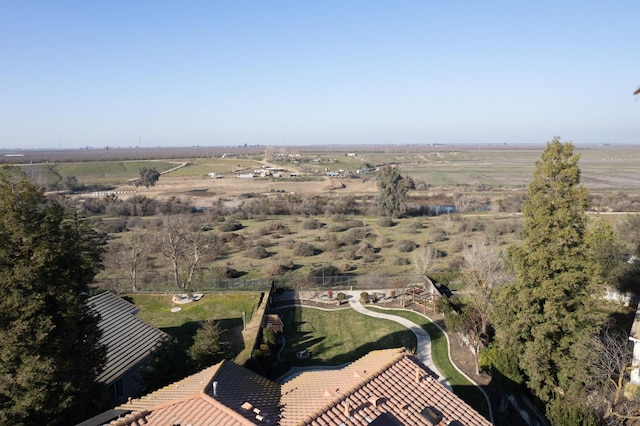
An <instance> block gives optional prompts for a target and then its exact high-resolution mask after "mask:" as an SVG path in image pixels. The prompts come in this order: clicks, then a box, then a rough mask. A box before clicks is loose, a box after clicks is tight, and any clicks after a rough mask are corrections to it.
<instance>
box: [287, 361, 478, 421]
mask: <svg viewBox="0 0 640 426" xmlns="http://www.w3.org/2000/svg"><path fill="white" fill-rule="evenodd" d="M281 403H282V406H283V407H282V414H281V419H280V424H281V425H284V426H289V425H314V426H315V425H327V426H330V425H335V426H339V425H344V424H348V425H368V424H370V423H371V422H373V421H374V420H375V419H376V418H378V417H381V416H382V415H383V414H384V416H382V419H381V421H380V423H379V424H381V425H384V424H394V423H393V422H391V419H393V420H394V421H395V422H396V423H395V424H400V425H431V426H433V425H445V424H449V423H450V422H454V421H458V422H460V423H462V424H464V425H477V426H484V425H490V424H491V423H490V422H489V421H488V420H486V419H485V418H484V417H482V416H481V415H480V414H478V413H477V412H476V411H475V410H474V409H473V408H471V407H470V406H469V405H467V404H466V403H465V402H464V401H462V400H461V399H460V398H458V397H457V396H456V395H455V394H454V393H452V392H451V391H449V390H448V389H447V388H445V387H444V386H443V385H442V384H441V383H440V382H439V381H438V380H437V377H436V376H435V374H434V373H433V372H432V371H431V370H429V369H428V368H427V367H426V366H425V365H424V364H422V363H421V362H420V361H419V360H418V359H417V358H416V357H414V356H413V355H411V354H410V353H409V352H407V351H406V350H405V349H386V350H379V351H373V352H370V353H369V354H367V355H365V356H364V357H362V358H361V359H359V360H358V361H355V362H354V363H352V364H350V365H348V366H346V367H344V368H341V369H339V370H332V371H316V372H309V373H303V374H301V375H300V376H298V377H296V378H294V379H292V380H290V381H288V382H287V383H284V384H283V385H282V401H281ZM425 410H426V411H425ZM385 413H386V414H385ZM430 414H431V415H432V416H435V418H436V421H435V422H433V421H430V420H429V417H430V416H429V415H430Z"/></svg>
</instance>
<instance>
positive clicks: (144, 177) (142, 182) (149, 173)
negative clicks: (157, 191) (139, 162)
mask: <svg viewBox="0 0 640 426" xmlns="http://www.w3.org/2000/svg"><path fill="white" fill-rule="evenodd" d="M158 179H160V172H159V171H157V170H156V169H154V168H151V169H148V168H146V167H143V168H141V169H140V179H139V180H138V181H137V182H136V186H144V187H145V188H147V189H149V187H151V186H154V185H155V184H156V182H157V181H158Z"/></svg>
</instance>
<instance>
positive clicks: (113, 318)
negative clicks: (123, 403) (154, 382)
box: [87, 291, 168, 384]
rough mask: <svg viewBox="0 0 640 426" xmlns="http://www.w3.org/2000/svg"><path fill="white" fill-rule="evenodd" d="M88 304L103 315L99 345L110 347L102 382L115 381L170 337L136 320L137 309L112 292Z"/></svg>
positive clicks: (99, 324)
mask: <svg viewBox="0 0 640 426" xmlns="http://www.w3.org/2000/svg"><path fill="white" fill-rule="evenodd" d="M87 303H88V305H89V307H90V308H92V309H93V310H95V311H96V312H98V313H99V314H100V318H101V319H100V322H99V323H98V327H99V328H100V330H101V331H102V337H101V338H100V343H102V344H104V345H106V347H107V364H106V366H105V369H104V371H103V372H102V374H100V376H98V381H99V382H102V383H105V384H111V383H113V382H115V381H116V380H117V379H118V378H120V377H121V376H122V375H124V374H125V373H126V372H127V371H129V370H131V369H132V368H133V367H135V366H136V365H138V364H139V363H140V362H141V361H142V360H144V359H145V358H146V357H147V356H148V355H149V353H151V351H152V350H153V349H154V348H155V347H156V345H158V343H159V342H160V341H161V340H163V339H165V338H167V337H168V336H167V334H166V333H165V332H163V331H160V330H158V329H157V328H155V327H152V326H150V325H149V324H147V323H145V322H144V321H142V320H141V319H139V318H137V317H136V316H135V314H136V313H137V312H138V308H136V307H135V306H134V305H132V304H131V303H129V302H127V301H126V300H124V299H122V298H120V297H118V296H116V295H115V294H113V293H111V292H108V291H107V292H104V293H101V294H99V295H97V296H93V297H91V298H89V300H88V302H87Z"/></svg>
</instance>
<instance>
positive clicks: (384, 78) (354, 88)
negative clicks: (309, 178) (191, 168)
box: [0, 0, 640, 149]
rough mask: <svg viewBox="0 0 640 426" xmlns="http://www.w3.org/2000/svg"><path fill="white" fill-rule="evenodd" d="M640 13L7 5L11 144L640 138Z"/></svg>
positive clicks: (486, 7)
mask: <svg viewBox="0 0 640 426" xmlns="http://www.w3.org/2000/svg"><path fill="white" fill-rule="evenodd" d="M639 16H640V2H638V1H636V0H633V1H630V0H629V1H624V0H622V1H614V2H605V1H588V0H583V1H544V0H543V1H527V2H520V1H513V0H511V1H504V2H502V1H486V2H478V1H455V0H453V1H426V0H425V1H413V0H406V1H405V0H399V1H391V0H387V1H377V0H367V1H357V0H340V1H325V0H313V1H311V0H309V1H306V0H297V1H284V0H282V1H278V0H261V1H242V0H224V1H223V0H220V1H215V0H208V1H195V0H194V1H189V0H186V1H171V2H169V1H158V0H155V1H145V0H140V1H136V0H126V1H124V0H123V1H119V0H109V1H106V0H104V1H65V0H55V1H49V0H42V1H31V0H24V1H22V0H20V1H18V0H8V1H7V0H0V65H1V66H0V148H5V149H16V148H79V147H87V146H89V147H97V148H101V147H105V146H112V147H115V146H121V147H124V146H138V145H140V146H145V147H150V146H192V145H199V146H214V145H240V144H245V143H246V144H249V145H255V144H260V145H271V146H286V145H310V144H318V145H320V144H368V143H376V144H431V143H479V144H482V143H500V144H502V143H507V144H520V143H544V142H546V141H548V140H550V139H551V138H552V137H553V136H561V137H562V139H563V140H571V141H573V142H574V143H576V144H580V143H640V99H635V98H634V96H633V95H632V93H633V91H634V90H635V89H636V88H638V87H640V54H639V52H640V24H639V21H638V17H639Z"/></svg>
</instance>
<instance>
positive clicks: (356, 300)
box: [278, 291, 451, 389]
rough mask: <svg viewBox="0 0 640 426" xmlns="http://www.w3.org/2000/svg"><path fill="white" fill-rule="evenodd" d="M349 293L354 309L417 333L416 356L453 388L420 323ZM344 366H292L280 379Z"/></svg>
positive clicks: (358, 293) (350, 302)
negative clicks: (383, 310) (379, 309)
mask: <svg viewBox="0 0 640 426" xmlns="http://www.w3.org/2000/svg"><path fill="white" fill-rule="evenodd" d="M344 293H345V294H346V295H347V298H348V300H349V306H350V307H351V308H352V309H354V310H355V311H357V312H359V313H361V314H363V315H368V316H370V317H376V318H382V319H385V320H388V321H395V322H397V323H399V324H402V325H403V326H405V327H407V328H408V329H409V330H410V331H411V332H412V333H413V334H415V336H416V357H417V358H418V359H419V360H420V361H421V362H422V363H423V364H424V365H426V366H427V367H429V369H431V371H433V372H434V373H435V374H437V375H438V377H439V378H440V379H439V380H440V383H442V384H443V385H444V386H446V387H447V388H448V389H451V385H450V384H449V382H448V381H447V379H446V377H444V376H443V374H442V373H440V371H438V369H437V368H436V366H435V364H434V363H433V358H432V357H431V337H430V336H429V334H428V333H427V332H426V331H425V330H424V329H423V328H422V327H420V326H419V325H418V324H416V323H413V322H411V321H409V320H408V319H405V318H402V317H400V316H397V315H392V314H385V313H381V312H375V311H371V310H369V309H366V308H365V307H364V306H362V304H361V303H360V292H359V291H345V292H344ZM304 306H305V307H309V308H312V309H313V308H314V307H313V306H308V305H304ZM284 307H286V306H281V308H284ZM317 309H323V308H321V307H318V308H317ZM341 367H342V366H333V367H294V368H292V370H290V371H289V372H288V373H286V374H285V375H284V376H283V377H280V378H279V379H278V382H279V383H282V382H285V381H287V380H290V379H291V378H293V377H295V376H297V375H298V374H300V373H301V372H303V371H313V370H320V369H336V368H341Z"/></svg>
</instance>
